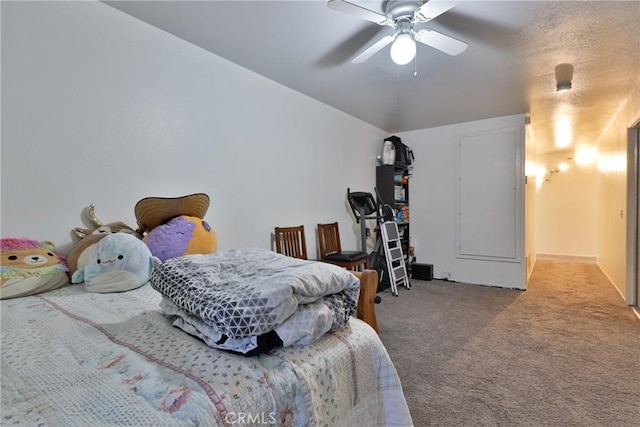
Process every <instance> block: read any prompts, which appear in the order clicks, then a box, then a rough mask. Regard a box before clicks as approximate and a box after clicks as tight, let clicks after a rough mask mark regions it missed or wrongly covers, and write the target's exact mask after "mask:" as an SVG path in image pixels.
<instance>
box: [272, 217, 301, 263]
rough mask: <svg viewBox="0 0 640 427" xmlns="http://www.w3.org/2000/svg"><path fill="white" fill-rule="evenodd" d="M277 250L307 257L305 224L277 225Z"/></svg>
mask: <svg viewBox="0 0 640 427" xmlns="http://www.w3.org/2000/svg"><path fill="white" fill-rule="evenodd" d="M275 237H276V252H278V253H279V254H283V255H286V256H290V257H293V258H300V259H307V243H306V241H305V237H304V225H299V226H297V227H276V232H275Z"/></svg>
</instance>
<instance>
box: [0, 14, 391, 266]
mask: <svg viewBox="0 0 640 427" xmlns="http://www.w3.org/2000/svg"><path fill="white" fill-rule="evenodd" d="M2 125H3V126H2V160H1V161H2V172H1V177H2V187H1V188H2V195H1V200H2V205H1V212H2V230H1V233H2V236H3V237H28V238H32V239H41V240H42V239H47V240H52V241H54V242H55V243H56V244H57V245H58V246H59V247H60V248H61V249H62V250H63V251H68V249H69V248H70V245H71V243H72V237H71V235H70V230H71V229H72V228H73V227H75V226H80V225H81V211H82V209H83V208H84V207H85V206H87V205H88V204H89V203H92V202H93V203H95V204H96V212H97V214H98V216H99V217H100V219H101V220H102V221H103V222H110V221H117V220H121V221H124V222H125V223H127V224H129V225H131V226H135V217H134V213H133V209H134V206H135V203H136V202H137V201H138V200H139V199H141V198H143V197H147V196H163V197H175V196H181V195H186V194H191V193H194V192H205V193H208V194H209V195H210V197H211V207H210V208H209V211H208V213H207V216H206V219H207V221H208V222H209V223H210V224H211V225H212V226H213V227H214V228H215V229H216V230H217V233H218V239H219V247H220V249H230V248H235V247H245V246H257V247H263V248H271V241H270V239H271V233H272V232H273V228H274V227H275V226H278V225H280V226H288V225H297V224H304V225H305V226H306V228H307V245H308V250H309V255H310V256H311V257H314V256H315V253H316V251H315V242H316V238H315V225H316V224H317V223H319V222H329V221H335V220H337V221H339V222H340V226H341V233H342V236H341V237H342V239H343V246H344V247H345V248H348V247H354V248H355V247H356V245H358V242H359V237H358V236H357V235H356V234H355V233H353V232H352V229H353V228H355V229H356V230H357V227H354V225H353V221H352V218H351V211H350V209H349V208H348V205H347V204H346V190H347V187H351V188H352V189H353V190H359V191H373V187H374V185H375V183H374V181H375V166H376V159H375V157H376V154H378V152H379V150H380V147H381V144H382V140H383V139H384V138H385V137H386V136H387V134H386V133H385V132H383V131H381V130H380V129H377V128H375V127H373V126H370V125H368V124H365V123H364V122H361V121H359V120H357V119H355V118H353V117H351V116H348V115H346V114H344V113H342V112H339V111H337V110H335V109H333V108H331V107H328V106H326V105H324V104H322V103H320V102H317V101H315V100H313V99H311V98H308V97H306V96H304V95H301V94H300V93H298V92H295V91H293V90H290V89H288V88H285V87H283V86H281V85H279V84H277V83H275V82H273V81H271V80H268V79H266V78H264V77H262V76H260V75H257V74H255V73H253V72H251V71H249V70H246V69H244V68H241V67H239V66H237V65H235V64H233V63H230V62H228V61H227V60H225V59H222V58H220V57H218V56H216V55H213V54H211V53H208V52H206V51H204V50H202V49H200V48H198V47H196V46H194V45H191V44H189V43H187V42H185V41H183V40H181V39H178V38H176V37H174V36H172V35H170V34H167V33H165V32H163V31H161V30H158V29H156V28H154V27H152V26H149V25H147V24H145V23H142V22H141V21H138V20H136V19H135V18H132V17H131V16H128V15H126V14H123V13H122V12H120V11H118V10H115V9H113V8H111V7H109V6H107V5H105V4H102V3H99V2H2Z"/></svg>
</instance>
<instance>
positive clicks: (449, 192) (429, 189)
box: [398, 115, 526, 289]
mask: <svg viewBox="0 0 640 427" xmlns="http://www.w3.org/2000/svg"><path fill="white" fill-rule="evenodd" d="M505 128H510V129H518V130H519V132H518V133H519V135H520V136H519V141H518V144H519V146H520V150H519V151H520V158H519V159H518V165H517V166H518V170H521V174H522V176H521V177H518V178H516V181H518V182H514V183H513V184H514V191H515V194H516V199H517V203H516V205H517V206H514V209H515V210H517V211H518V213H517V231H516V236H507V237H510V238H512V239H514V240H515V241H517V242H518V248H517V251H518V257H517V260H515V261H516V262H498V261H495V260H479V259H464V258H461V257H456V252H457V250H456V218H457V205H456V191H457V190H456V189H457V187H456V185H457V179H458V177H457V173H456V167H457V166H456V165H457V152H458V143H459V141H460V139H461V137H463V136H465V135H477V134H483V133H487V132H493V131H499V130H501V129H505ZM523 133H524V115H514V116H506V117H499V118H494V119H487V120H479V121H474V122H467V123H460V124H456V125H451V126H442V127H437V128H431V129H422V130H417V131H412V132H405V133H401V134H398V136H400V137H401V138H402V141H403V142H404V143H405V144H407V145H408V146H409V147H411V148H412V149H413V151H414V153H415V157H416V160H415V163H414V171H413V176H412V178H411V179H410V182H409V185H410V194H411V196H410V200H411V208H410V209H411V212H410V218H411V235H412V236H414V237H415V238H416V257H417V261H418V262H419V263H426V264H433V266H434V277H437V278H444V277H447V278H449V279H450V280H455V281H460V282H468V283H476V284H486V285H494V286H503V287H508V288H519V289H523V288H524V287H525V281H526V270H525V265H524V245H525V242H524V186H523V182H524V154H525V153H524V136H523ZM520 163H521V164H520ZM520 178H521V179H520ZM486 196H487V198H488V199H490V198H491V197H494V196H495V194H492V191H491V189H488V188H487V189H486ZM497 214H502V212H498V213H497ZM514 214H516V213H515V212H514ZM500 237H501V238H502V237H505V236H500ZM486 245H487V248H488V252H491V250H490V249H491V247H492V242H491V241H487V242H486Z"/></svg>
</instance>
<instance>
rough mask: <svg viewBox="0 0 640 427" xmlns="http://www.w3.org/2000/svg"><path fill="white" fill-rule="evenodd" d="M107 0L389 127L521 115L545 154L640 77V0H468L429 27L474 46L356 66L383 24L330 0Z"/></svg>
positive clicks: (585, 133) (595, 121) (606, 114)
mask: <svg viewBox="0 0 640 427" xmlns="http://www.w3.org/2000/svg"><path fill="white" fill-rule="evenodd" d="M352 2H354V3H357V4H359V5H361V6H363V7H367V8H369V9H373V10H378V11H381V10H382V7H383V2H381V1H362V0H360V1H358V0H353V1H352ZM105 3H107V4H109V5H111V6H113V7H115V8H117V9H120V10H122V11H124V12H126V13H128V14H130V15H132V16H134V17H137V18H139V19H141V20H143V21H145V22H148V23H149V24H152V25H154V26H156V27H158V28H161V29H163V30H165V31H167V32H169V33H172V34H174V35H176V36H178V37H180V38H183V39H184V40H187V41H189V42H192V43H194V44H196V45H198V46H200V47H202V48H204V49H206V50H209V51H211V52H213V53H215V54H217V55H220V56H222V57H224V58H227V59H229V60H230V61H232V62H235V63H237V64H239V65H241V66H243V67H246V68H248V69H250V70H253V71H255V72H257V73H259V74H262V75H264V76H266V77H268V78H270V79H272V80H275V81H277V82H279V83H281V84H283V85H285V86H288V87H290V88H292V89H295V90H297V91H299V92H301V93H304V94H307V95H309V96H311V97H313V98H315V99H318V100H320V101H322V102H324V103H326V104H329V105H332V106H334V107H335V108H337V109H339V110H342V111H344V112H346V113H348V114H350V115H353V116H355V117H358V118H360V119H362V120H364V121H366V122H369V123H371V124H373V125H375V126H377V127H379V128H381V129H383V130H385V131H387V132H389V133H395V132H401V131H408V130H414V129H422V128H429V127H434V126H440V125H447V124H453V123H459V122H465V121H471V120H477V119H483V118H490V117H497V116H503V115H510V114H519V113H525V114H527V115H529V116H530V117H531V129H532V131H533V135H534V137H535V140H536V143H537V145H538V149H539V151H540V152H548V151H554V150H558V149H559V148H558V147H557V145H556V143H557V142H558V141H557V139H558V138H559V136H558V135H560V134H564V135H569V142H570V143H571V144H572V145H571V147H575V146H576V145H591V144H594V143H595V142H596V140H597V139H598V137H599V136H600V134H601V132H602V130H603V129H604V128H605V127H606V125H607V123H608V122H609V121H610V120H611V118H612V117H613V115H614V114H615V113H616V111H617V110H618V108H619V106H620V104H621V103H622V102H624V101H625V99H626V98H627V97H628V96H629V94H630V93H631V91H632V89H633V88H634V87H635V85H636V84H637V82H638V80H639V79H640V1H619V2H614V1H602V2H596V1H584V0H583V1H551V2H549V1H461V2H459V4H458V5H457V6H456V7H455V8H453V9H451V10H450V11H449V12H447V13H445V14H444V15H441V16H440V17H438V18H437V19H435V20H434V21H431V23H429V25H430V27H431V28H433V29H434V30H438V31H440V32H443V33H445V34H448V35H451V36H453V37H455V38H458V39H460V40H463V41H466V42H467V43H468V44H469V47H468V49H467V50H466V51H465V52H464V53H462V54H461V55H458V56H455V57H451V56H448V55H446V54H444V53H441V52H439V51H437V50H435V49H432V48H430V47H427V46H424V45H419V46H418V54H417V59H416V62H415V64H414V63H413V62H412V63H410V64H409V65H405V66H398V65H395V64H394V63H393V62H392V61H391V59H390V58H389V47H387V48H385V49H384V50H382V51H381V52H379V53H378V54H376V55H375V56H374V57H372V58H371V59H369V60H368V61H366V62H364V63H362V64H351V63H350V62H349V60H350V59H351V57H352V56H353V55H354V54H355V53H356V52H357V51H358V50H359V49H360V48H362V47H363V46H365V45H366V44H367V42H368V41H369V40H370V39H372V38H374V37H375V36H376V34H377V33H378V31H379V30H380V29H381V28H382V27H379V26H377V25H375V24H373V23H370V22H368V21H364V20H361V19H359V18H357V17H354V16H351V15H346V14H344V13H341V12H338V11H335V10H332V9H329V8H328V7H327V6H326V2H325V1H309V0H307V1H282V2H279V1H267V0H262V1H114V2H112V1H107V2H105ZM562 63H568V64H571V65H573V80H572V84H573V89H572V90H571V91H569V92H566V93H556V90H555V89H556V88H555V86H556V75H555V67H556V66H557V65H558V64H562ZM414 70H417V76H414V75H413V74H414ZM563 126H565V127H566V129H564V130H563V129H562V127H563ZM563 132H564V133H563ZM562 138H564V137H562ZM571 147H570V148H571Z"/></svg>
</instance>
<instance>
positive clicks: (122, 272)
mask: <svg viewBox="0 0 640 427" xmlns="http://www.w3.org/2000/svg"><path fill="white" fill-rule="evenodd" d="M160 264H161V261H160V260H159V259H158V258H157V257H155V256H153V255H151V252H150V251H149V248H148V247H147V245H145V244H144V243H143V242H142V241H141V240H140V239H137V238H136V237H133V236H132V235H130V234H125V233H115V234H109V235H107V236H105V237H104V238H103V239H102V240H100V242H98V244H97V246H96V248H95V250H94V251H93V252H92V254H91V258H90V259H89V262H88V263H87V265H85V266H84V267H82V268H80V269H78V270H76V271H75V273H73V276H72V277H71V281H72V282H73V283H81V282H84V288H85V289H86V290H87V291H89V292H100V293H106V292H123V291H129V290H131V289H135V288H139V287H140V286H142V285H144V284H145V283H147V282H148V281H149V279H150V278H151V273H152V272H153V269H154V268H155V267H157V266H158V265H160Z"/></svg>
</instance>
